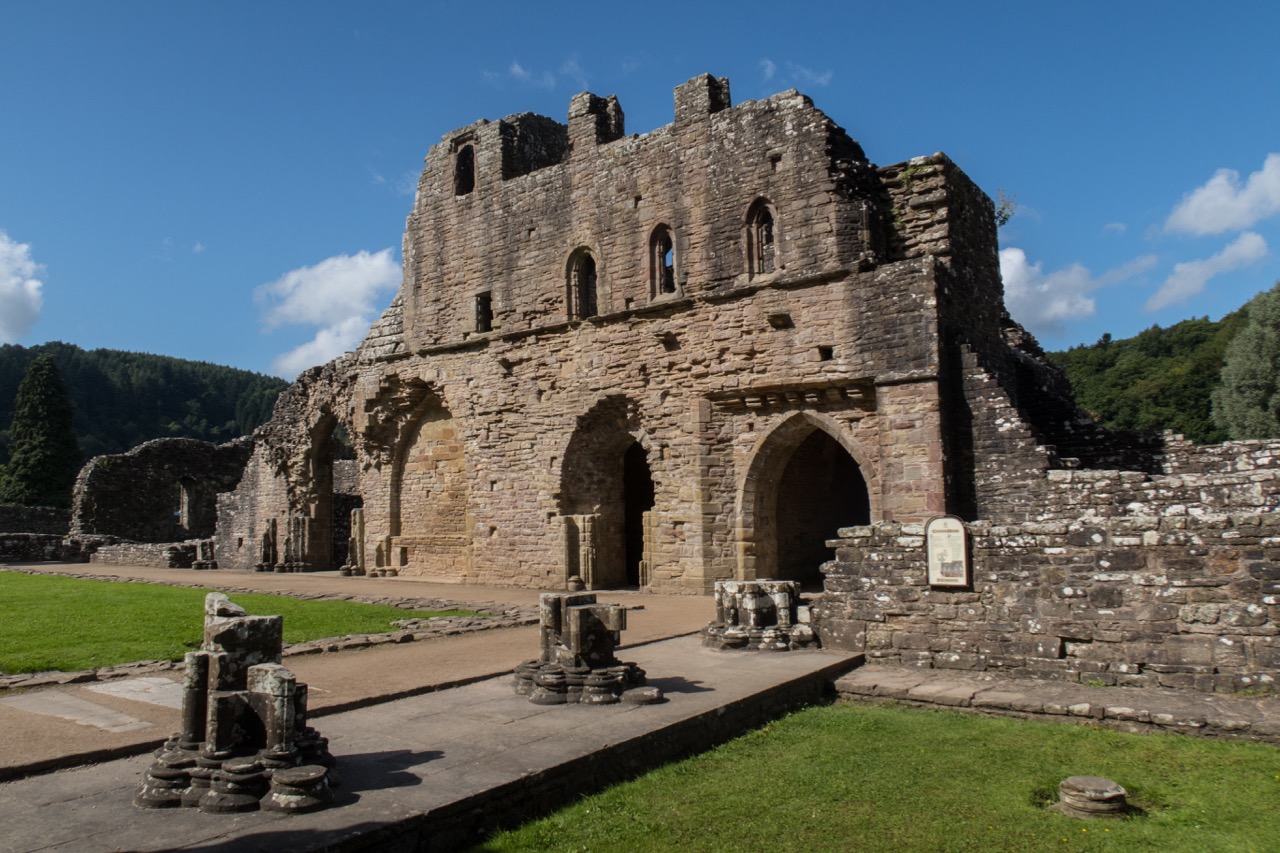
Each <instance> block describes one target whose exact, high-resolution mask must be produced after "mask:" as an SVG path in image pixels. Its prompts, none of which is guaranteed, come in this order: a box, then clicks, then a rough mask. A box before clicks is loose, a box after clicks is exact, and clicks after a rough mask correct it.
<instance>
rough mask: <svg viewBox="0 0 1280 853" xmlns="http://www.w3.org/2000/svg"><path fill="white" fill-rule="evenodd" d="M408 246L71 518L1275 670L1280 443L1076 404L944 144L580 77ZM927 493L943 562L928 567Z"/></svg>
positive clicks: (459, 178)
mask: <svg viewBox="0 0 1280 853" xmlns="http://www.w3.org/2000/svg"><path fill="white" fill-rule="evenodd" d="M403 257H404V278H403V282H402V284H401V288H400V291H399V293H398V294H397V295H396V297H395V298H394V300H393V301H392V303H391V305H390V307H389V308H388V309H387V310H386V312H385V313H384V314H383V316H382V317H381V319H380V320H378V321H377V322H376V323H375V324H374V326H373V328H372V329H371V331H370V332H369V334H368V337H367V338H366V339H365V341H364V342H363V343H362V344H361V346H360V347H359V348H358V350H357V351H356V352H355V353H350V354H347V355H344V356H342V357H340V358H338V359H337V360H335V361H333V362H331V363H329V364H327V365H325V366H323V367H318V368H314V369H312V370H309V371H307V372H306V373H304V374H303V375H302V376H300V377H299V379H298V380H297V382H295V383H294V384H293V385H292V386H291V387H290V388H289V389H287V390H286V391H285V392H284V393H283V394H282V396H281V397H280V400H279V402H278V403H277V405H276V409H275V414H274V416H273V418H272V419H271V420H270V421H269V422H268V423H267V424H265V425H264V426H263V427H261V428H260V429H259V430H258V431H257V432H256V433H255V434H254V435H253V436H252V437H251V438H250V439H246V440H241V441H240V442H237V443H233V444H230V445H224V446H221V447H217V448H214V447H209V446H205V445H198V443H193V442H172V441H161V442H152V443H150V444H148V445H143V446H142V447H140V448H138V449H137V450H135V451H133V452H131V453H129V454H124V455H121V456H117V457H100V458H98V459H95V460H93V461H92V462H91V463H90V464H89V465H88V466H87V467H86V468H85V470H84V472H83V473H82V474H81V478H80V482H79V485H78V488H77V498H76V509H75V511H74V513H73V520H72V536H73V538H76V537H78V538H79V539H80V540H81V541H85V542H89V541H91V540H92V539H93V537H94V536H102V535H112V536H116V537H120V538H122V539H125V540H128V543H123V544H115V545H104V546H102V547H100V548H99V549H98V551H97V553H96V554H95V556H94V558H95V559H99V560H112V559H121V560H124V559H128V560H130V561H133V562H138V561H139V560H142V559H145V558H147V555H148V554H150V555H152V558H154V559H158V560H159V559H168V560H172V559H175V558H176V559H179V560H181V559H188V562H187V563H186V564H188V565H189V564H190V562H189V561H190V560H194V559H195V547H194V545H187V546H184V547H186V548H187V549H188V551H190V554H188V553H187V552H186V551H182V550H181V548H179V547H178V546H175V545H172V544H165V543H174V542H177V541H178V540H188V542H189V541H190V540H199V539H204V540H212V543H213V560H209V559H203V560H202V562H203V563H205V564H212V563H213V562H214V561H216V565H217V566H218V567H220V568H221V569H224V570H225V569H239V570H244V571H249V570H253V569H255V567H256V568H258V569H261V570H281V571H283V570H286V569H287V570H321V569H336V568H338V567H340V566H347V567H348V568H349V569H352V570H354V571H357V572H364V571H375V570H377V571H387V572H391V571H394V572H397V573H399V574H401V575H406V576H414V577H421V578H429V579H435V580H440V581H457V582H467V583H480V584H511V585H521V586H529V587H539V588H543V589H547V590H564V589H566V588H570V587H575V586H577V584H578V582H579V580H580V582H581V584H582V585H584V586H585V587H586V588H587V589H589V590H591V589H607V588H616V587H622V586H639V587H642V588H647V589H650V590H653V591H666V592H686V593H694V594H709V593H711V591H712V590H713V588H714V585H715V582H716V581H717V580H735V581H755V580H763V579H773V580H788V581H797V582H799V583H801V584H803V585H806V586H807V587H808V588H810V589H814V590H816V589H819V588H820V589H822V590H823V593H822V595H821V596H820V597H819V598H818V599H817V600H816V602H815V604H814V606H813V628H814V630H815V631H816V632H817V634H818V637H819V639H820V640H821V642H822V643H823V644H824V645H827V646H833V647H841V648H850V649H858V650H865V652H866V653H867V656H868V658H869V659H871V660H877V659H886V660H891V661H899V662H905V663H911V664H917V665H922V666H933V667H954V668H961V669H969V670H997V671H1002V672H1007V673H1014V674H1024V675H1035V676H1052V677H1060V678H1067V679H1072V680H1078V681H1085V680H1088V681H1090V682H1091V683H1092V682H1093V681H1094V680H1097V681H1099V682H1102V683H1107V684H1133V685H1148V684H1152V685H1167V686H1178V687H1189V688H1194V689H1199V690H1206V691H1235V690H1240V689H1245V688H1254V689H1257V688H1263V689H1265V688H1267V687H1268V686H1269V685H1271V684H1272V683H1273V679H1274V677H1275V676H1276V673H1277V669H1280V641H1278V640H1277V635H1278V634H1280V562H1277V557H1278V556H1280V521H1278V519H1280V515H1277V513H1276V512H1275V510H1276V507H1277V504H1278V503H1280V478H1278V477H1277V472H1278V471H1280V444H1277V443H1267V442H1252V443H1234V444H1229V445H1220V446H1212V447H1197V446H1194V445H1191V444H1190V443H1188V442H1184V441H1181V440H1180V439H1178V438H1177V437H1174V436H1163V437H1162V436H1152V435H1128V434H1125V435H1122V434H1116V433H1111V432H1107V431H1104V430H1102V429H1100V428H1099V427H1097V426H1096V425H1094V424H1093V423H1092V422H1091V421H1090V420H1089V419H1088V418H1087V417H1086V416H1085V415H1083V414H1082V413H1081V412H1080V411H1078V410H1077V408H1076V406H1075V404H1074V402H1073V400H1072V397H1071V393H1070V389H1069V387H1068V385H1067V383H1066V381H1065V379H1064V377H1063V376H1062V375H1061V373H1060V372H1058V371H1057V370H1056V369H1055V368H1053V367H1052V366H1050V365H1049V364H1048V362H1047V361H1046V360H1045V358H1044V354H1043V352H1042V351H1041V350H1040V348H1039V346H1038V345H1037V344H1036V342H1035V341H1034V339H1032V337H1031V336H1030V335H1028V334H1027V333H1026V332H1025V331H1024V330H1023V329H1021V328H1020V327H1019V326H1018V325H1017V324H1016V323H1015V322H1014V321H1013V320H1011V319H1010V317H1009V315H1008V314H1007V313H1006V311H1005V309H1004V303H1003V294H1002V284H1001V280H1000V272H999V266H998V261H997V240H996V226H995V222H994V210H993V205H992V203H991V201H990V199H989V198H988V197H987V196H986V195H985V194H983V192H982V191H981V190H979V189H978V188H977V187H976V186H975V185H974V184H973V183H972V182H971V181H970V180H969V179H968V178H967V177H966V176H965V175H964V173H963V172H961V171H960V169H959V168H958V167H957V166H956V165H955V164H954V163H952V162H951V161H950V160H949V159H948V158H947V157H945V156H944V155H942V154H934V155H931V156H925V157H917V158H915V159H912V160H909V161H906V162H902V163H898V164H896V165H891V166H876V165H874V164H872V163H871V162H870V161H868V159H867V158H866V156H865V155H864V153H863V151H862V149H861V148H860V147H859V145H858V143H856V142H855V141H854V140H853V139H852V138H851V137H850V136H849V135H848V134H847V133H846V132H845V131H844V130H843V129H842V128H840V127H839V126H838V125H837V124H836V123H835V122H833V121H832V120H831V119H830V118H828V117H827V116H826V115H824V114H823V113H822V112H821V111H820V110H818V109H817V108H815V107H814V105H813V103H812V101H810V99H809V98H807V97H805V96H803V95H801V94H799V93H797V92H795V91H790V92H785V93H782V94H779V95H776V96H774V97H771V98H768V99H765V100H761V101H748V102H746V103H742V104H738V105H736V106H734V105H732V104H731V102H730V98H729V85H728V81H727V80H724V79H717V78H714V77H711V76H705V75H704V76H701V77H698V78H695V79H693V80H690V81H689V82H687V83H685V84H684V85H682V86H680V87H678V88H677V89H676V92H675V120H674V122H673V123H672V124H669V125H667V126H665V127H661V128H659V129H657V130H654V131H651V132H649V133H646V134H642V135H638V136H636V135H633V136H628V135H626V134H625V132H624V129H623V113H622V109H621V107H620V106H619V104H618V101H617V99H616V98H613V97H610V98H600V97H597V96H595V95H592V94H588V93H584V94H581V95H578V96H576V97H575V98H573V100H572V102H571V103H570V106H569V115H568V123H567V124H561V123H559V122H557V121H554V120H552V119H549V118H545V117H542V116H538V115H533V114H522V115H515V116H509V117H507V118H505V119H502V120H500V121H479V122H476V123H475V124H472V125H470V126H468V127H464V128H461V129H459V130H457V131H454V132H452V133H449V134H447V135H445V137H444V138H443V140H442V141H441V142H440V143H439V144H437V145H435V146H433V147H432V148H431V150H430V153H429V154H428V155H427V158H426V168H425V169H424V171H423V173H422V177H421V180H420V182H419V184H418V191H417V197H416V200H415V203H414V207H413V211H412V213H411V214H410V215H409V218H408V223H407V227H406V229H405V235H404V246H403ZM122 495H128V499H127V500H126V499H124V498H123V497H122ZM138 495H140V496H141V497H140V498H138V499H135V496H138ZM175 496H176V497H175ZM942 515H951V516H955V517H957V518H959V519H961V520H963V521H964V522H965V530H966V531H967V533H966V535H967V545H966V546H965V547H967V553H966V554H964V555H958V556H960V557H963V559H964V560H965V561H967V563H966V565H967V567H968V573H969V574H968V576H967V579H966V582H965V583H963V584H961V585H960V586H954V585H953V586H938V585H936V584H931V583H930V582H929V574H928V558H927V556H926V553H925V547H924V542H925V540H924V535H923V527H922V525H923V523H924V522H926V521H928V520H930V519H932V518H934V517H937V516H942ZM353 517H354V518H355V519H356V522H355V524H354V525H353V524H352V518H353ZM353 533H354V535H353ZM129 543H143V544H129ZM148 543H149V544H148ZM122 549H123V550H122ZM175 549H177V550H175ZM175 555H176V556H175ZM203 556H204V557H205V558H207V557H208V554H207V549H206V551H205V552H204V553H203ZM833 556H834V559H832V558H833ZM951 559H952V560H953V561H956V559H957V555H954V554H953V555H951ZM957 564H958V563H957Z"/></svg>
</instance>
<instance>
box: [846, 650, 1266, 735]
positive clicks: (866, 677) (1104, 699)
mask: <svg viewBox="0 0 1280 853" xmlns="http://www.w3.org/2000/svg"><path fill="white" fill-rule="evenodd" d="M835 687H836V692H837V693H838V694H839V695H840V697H841V698H842V699H849V700H854V701H860V702H881V703H886V702H891V703H894V704H901V705H915V706H919V707H926V708H947V709H949V710H957V711H971V712H974V713H978V714H985V715H987V716H998V717H1016V718H1018V719H1035V720H1042V721H1053V722H1064V723H1076V724H1079V725H1092V726H1104V727H1106V728H1110V729H1116V730H1119V731H1126V732H1135V733H1149V732H1176V733H1178V734H1185V735H1195V736H1199V737H1220V738H1233V739H1239V740H1256V741H1265V742H1268V743H1280V704H1278V703H1277V702H1276V700H1275V698H1273V697H1267V698H1253V699H1245V698H1238V697H1235V696H1206V695H1203V694H1198V693H1187V692H1184V691H1176V690H1161V689H1149V690H1128V689H1125V688H1122V687H1090V686H1086V685H1083V684H1065V683H1063V682H1050V681H1039V680H1034V681H1033V680H1031V679H1025V678H1019V679H1012V678H992V677H991V676H989V675H981V676H978V675H971V674H969V673H958V672H953V673H942V672H934V671H931V670H927V669H919V668H913V669H907V668H903V667H893V666H864V667H862V668H860V669H857V670H854V671H853V672H851V673H849V674H848V675H845V676H843V677H841V678H838V679H836V682H835Z"/></svg>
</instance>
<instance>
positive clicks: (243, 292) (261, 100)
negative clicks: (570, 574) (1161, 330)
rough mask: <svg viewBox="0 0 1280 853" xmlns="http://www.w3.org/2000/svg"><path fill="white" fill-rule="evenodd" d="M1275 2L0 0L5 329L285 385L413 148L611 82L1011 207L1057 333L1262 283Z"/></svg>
mask: <svg viewBox="0 0 1280 853" xmlns="http://www.w3.org/2000/svg"><path fill="white" fill-rule="evenodd" d="M1277 35H1280V4H1276V3H1274V2H1238V3H1220V4H1206V3H1189V2H1163V3H1142V2H1124V3H1114V2H1107V3H1101V2H1099V3H1092V2H1072V3H1050V2H1037V3H1028V2H1025V0H1023V2H1017V3H972V4H961V3H954V2H945V3H943V2H939V3H929V2H917V3H912V4H909V5H906V4H891V3H875V4H872V3H857V2H845V3H840V4H836V3H831V4H813V3H805V2H792V3H786V4H778V3H754V2H737V3H732V4H723V5H704V4H692V3H679V4H677V3H664V2H647V3H644V4H639V5H637V4H605V3H576V2H563V3H554V2H549V3H540V4H528V3H520V4H512V3H503V2H491V3H487V4H480V3H463V2H440V3H428V2H415V3H410V2H371V3H362V4H355V3H330V2H307V3H302V2H235V0H232V1H231V2H218V3H214V2H164V3H162V2H145V3H144V2H130V0H114V2H105V1H104V0H97V1H96V2H80V1H79V0H35V2H28V0H0V79H3V80H4V81H5V84H6V85H5V86H4V96H3V99H2V103H3V107H0V109H2V110H3V113H4V119H3V121H0V342H9V343H21V344H24V345H31V344H37V343H41V342H44V341H50V340H63V341H68V342H71V343H75V344H78V345H80V346H83V347H86V348H93V347H111V348H117V349H128V350H135V351H143V352H155V353H162V354H166V355H174V356H179V357H182V358H192V359H200V360H205V361H213V362H219V363H224V364H231V365H235V366H237V367H243V368H248V369H251V370H259V371H264V372H275V373H279V374H281V375H284V376H287V377H290V378H291V377H292V376H293V375H295V374H296V373H297V372H298V371H299V370H301V369H303V368H305V367H306V366H307V365H308V364H311V363H319V362H321V361H324V360H326V359H327V358H329V357H331V356H332V355H334V354H336V353H337V352H340V351H342V350H343V349H349V348H352V347H353V346H354V345H355V343H356V342H358V340H359V339H360V338H361V337H362V336H363V332H364V330H365V329H367V327H368V324H369V323H370V322H371V321H372V320H373V319H374V318H375V317H376V316H377V314H378V313H380V312H381V311H382V309H383V308H384V307H385V306H386V305H387V303H388V302H389V301H390V299H391V296H392V295H393V294H394V292H395V288H396V286H397V285H398V283H399V263H400V241H401V236H402V232H403V229H404V221H405V217H406V216H407V215H408V213H409V210H410V207H411V206H412V202H413V195H412V193H413V187H414V185H415V183H416V181H417V176H418V173H419V172H420V170H421V168H422V160H423V157H424V156H425V155H426V152H427V149H428V148H429V147H430V146H431V145H432V144H433V143H435V142H437V141H439V140H440V138H441V137H442V136H443V135H444V134H446V133H448V132H449V131H451V130H453V129H455V128H458V127H461V126H463V125H466V124H470V123H471V122H473V121H475V120H477V119H480V118H489V119H497V118H501V117H502V116H504V115H508V114H511V113H518V112H526V111H531V112H537V113H542V114H544V115H548V116H551V117H553V118H555V119H557V120H560V121H563V120H564V119H565V114H566V111H567V108H568V104H569V99H570V97H571V96H572V95H573V94H575V93H576V92H579V91H583V90H590V91H593V92H595V93H597V94H600V95H609V94H617V95H618V97H619V99H620V101H621V103H622V108H623V110H624V111H625V113H626V124H627V131H628V132H630V133H643V132H646V131H649V130H652V129H654V128H656V127H660V126H662V125H664V124H667V123H669V122H670V121H671V120H672V89H673V88H674V87H675V86H676V85H678V84H680V83H682V82H684V81H685V80H687V79H689V78H690V77H693V76H695V75H697V74H701V73H703V72H710V73H712V74H715V75H717V76H727V77H729V78H730V81H731V90H732V94H733V99H734V102H735V103H738V102H741V101H745V100H749V99H754V98H760V97H765V96H768V95H770V94H774V93H776V92H779V91H783V90H785V89H789V88H793V87H794V88H798V89H800V90H801V91H802V92H804V93H805V94H808V95H809V96H811V97H812V98H813V99H814V101H815V103H816V104H817V106H818V107H820V108H821V109H823V110H824V111H825V112H826V113H827V114H828V115H830V116H831V117H832V118H834V119H835V120H836V121H837V122H839V123H840V124H841V125H842V126H844V127H845V128H846V129H847V130H848V131H849V133H850V134H851V135H852V136H853V137H854V138H855V139H857V140H858V141H859V142H861V144H862V146H863V148H864V150H865V151H866V153H867V156H868V157H869V158H870V159H871V160H872V161H873V162H875V163H878V164H889V163H895V162H898V161H901V160H906V159H908V158H910V157H913V156H917V155H921V154H930V153H933V152H935V151H944V152H946V153H947V154H948V155H949V156H950V157H951V158H952V159H953V160H955V161H956V162H957V163H958V164H959V165H960V166H961V167H962V168H963V169H964V170H965V171H966V172H967V173H968V174H969V175H970V177H972V178H973V179H974V180H975V181H976V182H977V183H978V184H979V185H980V186H982V187H983V188H984V189H985V190H986V191H987V192H988V193H989V194H991V195H992V196H995V195H996V193H997V191H998V190H1001V189H1003V190H1004V192H1005V193H1006V194H1008V195H1010V196H1013V197H1015V198H1016V199H1017V205H1018V209H1017V214H1016V215H1015V217H1014V219H1013V220H1012V221H1011V222H1010V223H1009V224H1008V225H1007V226H1006V227H1005V228H1004V229H1003V230H1002V232H1001V247H1002V266H1003V268H1004V272H1005V282H1006V290H1007V301H1008V303H1009V306H1010V310H1011V311H1012V313H1013V315H1014V317H1015V319H1018V320H1020V321H1021V322H1022V323H1023V324H1024V325H1026V326H1028V327H1029V328H1030V329H1031V330H1032V331H1033V332H1035V333H1036V335H1037V336H1038V337H1039V338H1040V339H1041V342H1042V343H1043V344H1044V345H1045V346H1046V347H1047V348H1050V349H1057V348H1063V347H1066V346H1070V345H1073V344H1078V343H1091V342H1093V341H1095V340H1097V338H1098V337H1099V336H1100V335H1101V334H1102V333H1104V332H1110V333H1111V334H1113V335H1114V336H1117V337H1121V336H1128V335H1132V334H1134V333H1136V332H1138V331H1140V330H1141V329H1143V328H1146V327H1148V326H1150V325H1152V324H1155V323H1159V324H1161V325H1169V324H1171V323H1174V322H1177V321H1178V320H1181V319H1185V318H1187V317H1191V316H1205V315H1207V316H1209V317H1212V318H1217V317H1220V316H1221V315H1222V314H1224V313H1226V312H1228V311H1231V310H1234V309H1235V308H1237V307H1238V306H1240V305H1241V304H1242V303H1244V302H1245V301H1246V300H1248V299H1249V298H1250V297H1251V296H1253V295H1254V294H1255V293H1257V292H1258V291H1261V290H1264V289H1266V288H1268V287H1270V286H1271V285H1272V284H1273V283H1274V282H1275V281H1276V280H1277V279H1280V86H1278V85H1277V84H1280V64H1278V63H1277V62H1276V59H1275V50H1276V48H1275V43H1276V38H1277Z"/></svg>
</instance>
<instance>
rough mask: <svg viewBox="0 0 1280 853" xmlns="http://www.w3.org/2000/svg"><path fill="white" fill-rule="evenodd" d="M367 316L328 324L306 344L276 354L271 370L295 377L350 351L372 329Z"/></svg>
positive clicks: (281, 374) (278, 373)
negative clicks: (309, 368)
mask: <svg viewBox="0 0 1280 853" xmlns="http://www.w3.org/2000/svg"><path fill="white" fill-rule="evenodd" d="M370 322H371V321H370V320H369V318H368V317H348V318H347V319H346V320H343V321H342V322H340V323H336V324H334V325H332V326H325V327H324V328H323V329H321V330H320V331H318V332H316V336H315V337H314V338H312V339H311V340H309V341H307V342H306V343H305V344H303V345H302V346H299V347H295V348H294V349H291V350H289V351H288V352H287V353H284V354H283V355H279V356H276V358H275V359H273V360H272V362H271V370H272V372H274V373H275V374H276V375H278V376H284V377H286V378H292V377H294V376H297V375H298V374H299V373H301V372H302V371H304V370H306V369H307V368H308V367H315V366H316V365H317V364H324V363H325V362H328V361H332V360H333V359H335V358H337V357H338V356H340V355H342V354H343V353H344V352H351V351H352V350H354V349H355V348H356V347H357V346H358V345H359V344H360V341H361V340H363V339H364V336H365V333H366V332H368V331H369V325H370Z"/></svg>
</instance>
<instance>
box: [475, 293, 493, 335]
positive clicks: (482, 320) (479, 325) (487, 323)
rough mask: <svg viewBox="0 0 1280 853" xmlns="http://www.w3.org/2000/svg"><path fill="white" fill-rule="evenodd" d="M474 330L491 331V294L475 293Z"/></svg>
mask: <svg viewBox="0 0 1280 853" xmlns="http://www.w3.org/2000/svg"><path fill="white" fill-rule="evenodd" d="M476 331H477V332H492V331H493V294H491V293H477V294H476Z"/></svg>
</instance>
